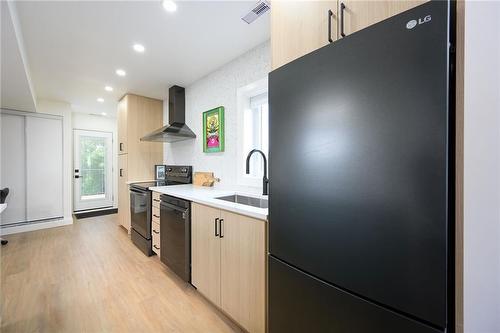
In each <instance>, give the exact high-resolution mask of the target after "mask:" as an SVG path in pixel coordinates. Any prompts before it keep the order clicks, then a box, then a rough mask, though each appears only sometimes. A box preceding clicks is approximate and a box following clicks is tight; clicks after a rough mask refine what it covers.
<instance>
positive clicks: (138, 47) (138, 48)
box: [133, 44, 145, 53]
mask: <svg viewBox="0 0 500 333" xmlns="http://www.w3.org/2000/svg"><path fill="white" fill-rule="evenodd" d="M133 48H134V51H135V52H138V53H143V52H144V50H145V48H144V45H141V44H134V46H133Z"/></svg>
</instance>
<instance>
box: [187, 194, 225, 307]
mask: <svg viewBox="0 0 500 333" xmlns="http://www.w3.org/2000/svg"><path fill="white" fill-rule="evenodd" d="M219 217H220V210H219V209H214V208H211V207H206V206H202V205H198V204H196V203H193V204H192V205H191V283H192V284H193V285H194V286H195V287H196V288H197V289H198V291H199V292H200V293H202V294H203V295H204V296H205V297H206V298H208V299H209V300H210V301H211V302H212V303H214V304H215V305H217V306H219V307H220V306H221V303H220V273H221V270H220V264H221V260H220V259H221V258H220V246H221V244H220V238H219V237H218V236H216V235H215V234H216V230H215V228H216V223H215V219H216V218H219Z"/></svg>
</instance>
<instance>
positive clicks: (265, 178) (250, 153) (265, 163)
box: [247, 149, 269, 195]
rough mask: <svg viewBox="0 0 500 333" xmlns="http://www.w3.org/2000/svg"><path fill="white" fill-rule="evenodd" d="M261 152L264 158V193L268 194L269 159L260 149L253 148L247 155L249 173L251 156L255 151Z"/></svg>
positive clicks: (248, 171) (248, 170)
mask: <svg viewBox="0 0 500 333" xmlns="http://www.w3.org/2000/svg"><path fill="white" fill-rule="evenodd" d="M257 152H258V153H260V154H261V155H262V158H263V159H264V177H263V178H262V195H267V194H268V187H269V179H267V159H266V155H265V154H264V153H263V152H262V150H259V149H252V150H251V151H250V152H249V153H248V155H247V175H248V174H249V173H250V157H251V156H252V154H253V153H257Z"/></svg>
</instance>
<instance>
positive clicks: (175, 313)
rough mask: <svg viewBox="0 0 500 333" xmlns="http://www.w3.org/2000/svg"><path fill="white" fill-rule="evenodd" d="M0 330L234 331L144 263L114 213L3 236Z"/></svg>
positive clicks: (193, 294) (157, 267)
mask: <svg viewBox="0 0 500 333" xmlns="http://www.w3.org/2000/svg"><path fill="white" fill-rule="evenodd" d="M6 238H7V239H8V240H9V244H8V245H6V246H2V249H1V330H0V331H1V332H3V333H7V332H235V331H240V329H239V328H238V327H237V326H236V325H234V324H233V323H232V322H230V321H229V319H227V318H226V317H225V316H224V315H223V314H222V313H220V312H219V311H218V310H217V309H216V308H215V307H214V306H212V305H211V304H210V303H208V302H207V301H206V300H205V299H204V298H203V297H202V296H200V294H199V293H198V292H197V291H196V290H195V289H194V288H193V287H192V286H189V285H187V284H185V283H184V282H182V281H181V280H180V279H178V278H177V276H175V275H174V274H173V273H172V272H171V271H170V270H169V269H168V268H166V267H165V266H164V265H163V264H161V263H160V261H159V260H158V258H157V256H153V257H150V258H148V257H146V256H145V255H144V254H142V252H140V251H139V250H138V249H137V248H135V246H134V245H133V244H132V242H131V241H130V239H129V237H128V235H127V233H126V231H125V230H124V229H123V228H121V227H119V226H118V221H117V217H116V215H108V216H102V217H94V218H88V219H82V220H75V223H74V224H73V225H71V226H65V227H59V228H54V229H46V230H40V231H33V232H29V233H23V234H17V235H11V236H8V237H6Z"/></svg>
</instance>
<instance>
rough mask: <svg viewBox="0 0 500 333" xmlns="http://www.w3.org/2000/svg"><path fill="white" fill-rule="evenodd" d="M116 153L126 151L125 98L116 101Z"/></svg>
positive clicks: (124, 152)
mask: <svg viewBox="0 0 500 333" xmlns="http://www.w3.org/2000/svg"><path fill="white" fill-rule="evenodd" d="M117 120H118V154H126V153H127V99H126V98H123V99H122V100H121V101H120V102H118V110H117Z"/></svg>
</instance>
